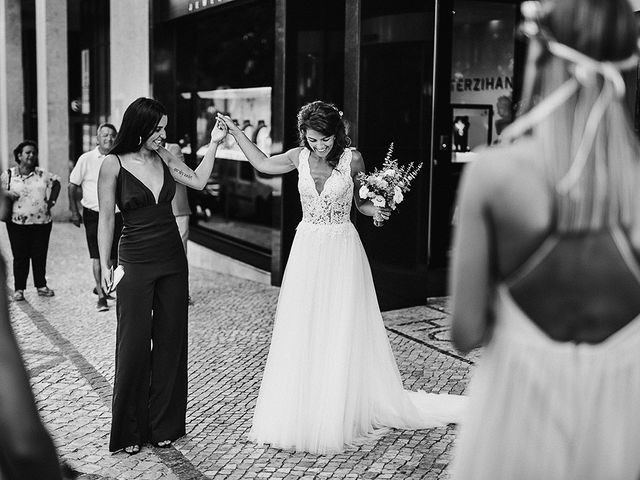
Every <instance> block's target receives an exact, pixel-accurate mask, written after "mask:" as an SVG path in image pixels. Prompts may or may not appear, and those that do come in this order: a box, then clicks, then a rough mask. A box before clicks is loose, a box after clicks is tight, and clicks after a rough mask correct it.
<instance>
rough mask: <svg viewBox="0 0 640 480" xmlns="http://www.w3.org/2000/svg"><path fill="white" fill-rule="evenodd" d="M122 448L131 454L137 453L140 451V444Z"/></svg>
mask: <svg viewBox="0 0 640 480" xmlns="http://www.w3.org/2000/svg"><path fill="white" fill-rule="evenodd" d="M122 450H123V451H124V453H128V454H129V455H135V454H136V453H140V445H128V446H126V447H124V448H123V449H122Z"/></svg>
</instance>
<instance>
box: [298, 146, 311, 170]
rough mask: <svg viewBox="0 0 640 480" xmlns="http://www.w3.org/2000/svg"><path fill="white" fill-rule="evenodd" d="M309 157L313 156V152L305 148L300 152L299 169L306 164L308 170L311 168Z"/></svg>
mask: <svg viewBox="0 0 640 480" xmlns="http://www.w3.org/2000/svg"><path fill="white" fill-rule="evenodd" d="M309 155H311V150H309V149H308V148H306V147H303V148H302V150H300V154H299V155H298V169H300V167H301V166H302V165H303V164H304V165H305V166H306V167H307V168H309Z"/></svg>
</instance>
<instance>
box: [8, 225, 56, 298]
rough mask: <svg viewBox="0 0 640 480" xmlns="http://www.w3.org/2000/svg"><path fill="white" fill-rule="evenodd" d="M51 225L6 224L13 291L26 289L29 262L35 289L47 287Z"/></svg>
mask: <svg viewBox="0 0 640 480" xmlns="http://www.w3.org/2000/svg"><path fill="white" fill-rule="evenodd" d="M52 225H53V224H52V222H49V223H42V224H33V225H21V224H18V223H13V222H7V233H8V234H9V243H11V253H12V254H13V279H14V289H15V290H24V289H25V288H27V277H28V276H29V260H31V268H32V269H33V284H34V286H35V287H36V288H42V287H46V286H47V278H46V274H47V253H48V251H49V238H50V237H51V227H52Z"/></svg>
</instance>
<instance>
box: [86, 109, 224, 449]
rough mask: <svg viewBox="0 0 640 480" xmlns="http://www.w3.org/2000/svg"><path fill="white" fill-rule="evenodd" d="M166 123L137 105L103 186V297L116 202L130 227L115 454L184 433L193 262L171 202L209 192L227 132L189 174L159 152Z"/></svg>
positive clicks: (120, 290)
mask: <svg viewBox="0 0 640 480" xmlns="http://www.w3.org/2000/svg"><path fill="white" fill-rule="evenodd" d="M166 124H167V115H166V111H165V109H164V107H163V106H162V105H161V104H160V103H159V102H157V101H156V100H153V99H149V98H139V99H137V100H135V101H134V102H133V103H132V104H131V105H129V107H128V108H127V110H126V111H125V113H124V117H123V120H122V126H121V128H120V132H119V133H118V136H117V137H116V140H115V142H114V146H113V148H112V149H111V151H110V154H109V155H108V156H107V157H106V158H105V160H104V162H103V164H102V167H101V168H100V177H99V180H98V199H99V204H100V212H101V214H100V219H99V224H98V246H99V250H100V263H101V268H102V271H103V272H104V273H103V279H102V286H103V288H104V289H105V291H107V290H108V289H109V287H110V283H111V274H110V271H109V268H110V266H111V265H110V264H109V257H110V255H109V252H110V251H111V239H112V237H113V225H114V214H113V212H114V206H115V204H117V205H118V207H119V208H120V210H121V211H122V216H123V221H124V228H123V230H122V237H121V238H120V243H119V249H118V261H119V264H120V265H122V266H123V267H124V270H125V275H124V277H123V278H122V280H121V282H120V283H119V284H118V286H117V305H116V311H117V317H118V327H117V338H116V372H115V382H114V390H113V401H112V423H111V438H110V442H109V450H110V451H112V452H113V451H117V450H120V449H124V451H125V452H127V453H129V454H135V453H138V452H139V451H140V448H141V446H142V445H143V444H144V443H146V442H151V443H152V444H154V445H156V446H158V447H168V446H170V445H171V442H172V441H173V440H175V439H177V438H179V437H181V436H182V435H184V434H185V416H186V407H187V312H188V294H189V293H188V277H187V259H186V256H185V253H184V249H183V247H182V241H181V239H180V234H179V233H178V227H177V225H176V222H175V218H174V216H173V213H172V210H171V200H172V199H173V195H174V193H175V181H179V182H180V183H182V184H184V185H187V186H189V187H192V188H197V189H202V188H204V186H205V185H206V182H207V180H208V178H209V176H210V175H211V170H212V169H213V162H214V158H215V152H216V149H217V145H218V142H220V141H221V140H222V139H223V138H224V136H225V135H226V128H225V126H224V125H219V124H218V125H216V126H215V127H214V129H213V131H212V132H211V142H210V144H209V148H208V149H207V153H206V154H205V156H204V158H203V160H202V162H201V163H200V165H199V166H198V168H197V169H196V170H195V171H193V170H191V169H190V168H189V167H187V166H186V165H185V164H184V163H182V162H180V161H179V160H178V159H176V158H175V157H174V156H173V155H171V153H169V152H168V151H167V150H166V149H164V148H163V147H162V144H163V143H164V141H165V137H166V134H165V126H166ZM174 180H175V181H174ZM105 212H108V213H105Z"/></svg>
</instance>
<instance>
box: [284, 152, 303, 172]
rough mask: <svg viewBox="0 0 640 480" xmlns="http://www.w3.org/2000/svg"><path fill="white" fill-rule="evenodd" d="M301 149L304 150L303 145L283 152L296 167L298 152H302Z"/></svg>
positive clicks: (298, 157) (298, 161)
mask: <svg viewBox="0 0 640 480" xmlns="http://www.w3.org/2000/svg"><path fill="white" fill-rule="evenodd" d="M303 150H304V147H294V148H292V149H290V150H287V151H286V152H285V153H284V155H285V156H286V157H287V159H288V160H289V161H290V162H291V164H292V165H294V166H295V167H296V168H298V165H299V163H300V153H302V151H303Z"/></svg>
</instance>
